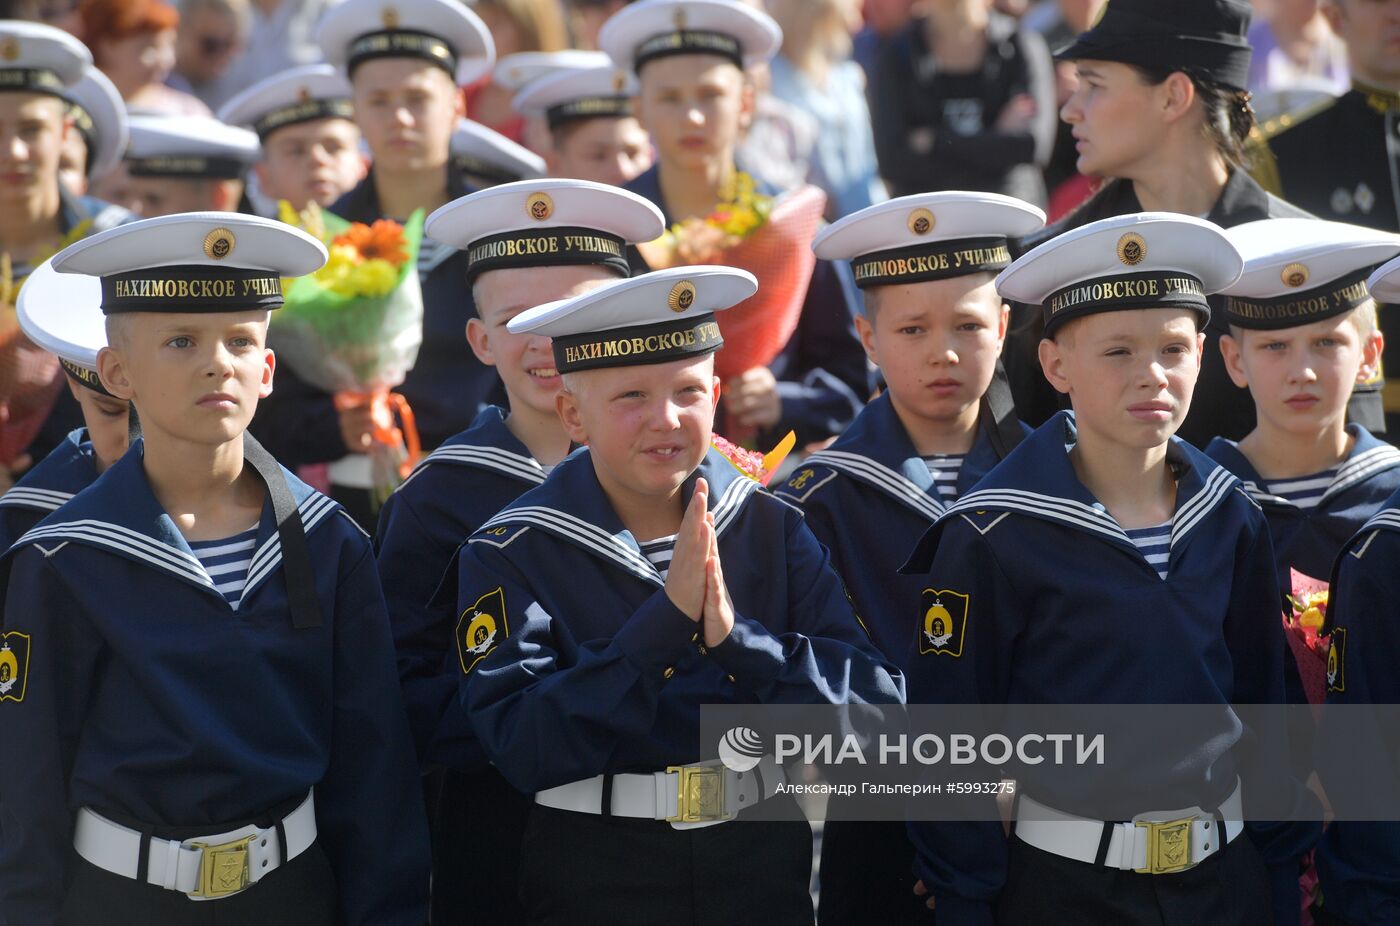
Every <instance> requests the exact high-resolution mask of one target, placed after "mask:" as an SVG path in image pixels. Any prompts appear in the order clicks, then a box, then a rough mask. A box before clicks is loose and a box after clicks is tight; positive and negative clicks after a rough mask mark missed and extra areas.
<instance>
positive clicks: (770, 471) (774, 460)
mask: <svg viewBox="0 0 1400 926" xmlns="http://www.w3.org/2000/svg"><path fill="white" fill-rule="evenodd" d="M710 443H711V444H712V445H713V446H714V448H715V449H716V450H718V451H719V452H720V453H722V454H723V455H724V456H725V458H726V459H728V460H729V462H730V463H733V464H734V468H735V469H737V470H738V471H739V472H741V473H743V474H744V475H745V476H748V477H749V478H750V479H752V480H753V481H754V482H757V483H758V484H759V485H762V486H767V485H768V483H769V482H770V481H771V480H772V479H773V476H774V475H775V474H776V473H777V472H778V467H780V466H782V465H783V460H785V459H787V455H788V454H789V453H791V452H792V448H793V447H794V446H796V445H797V435H796V434H794V433H793V432H792V431H789V432H787V436H786V437H784V438H783V439H782V440H780V441H778V446H776V447H774V448H773V449H772V450H770V451H768V452H767V453H759V452H757V451H756V450H745V449H744V448H743V447H740V446H739V445H738V444H736V443H734V442H733V441H728V440H725V439H724V438H723V437H720V436H719V435H718V434H712V435H711V436H710Z"/></svg>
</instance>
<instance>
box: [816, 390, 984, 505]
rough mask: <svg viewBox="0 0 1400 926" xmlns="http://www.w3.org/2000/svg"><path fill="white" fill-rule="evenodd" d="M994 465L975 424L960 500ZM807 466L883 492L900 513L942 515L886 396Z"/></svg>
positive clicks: (916, 454)
mask: <svg viewBox="0 0 1400 926" xmlns="http://www.w3.org/2000/svg"><path fill="white" fill-rule="evenodd" d="M999 462H1000V458H999V457H998V456H997V452H996V449H995V448H994V447H993V446H992V441H991V439H990V438H989V437H988V436H987V432H986V429H985V428H984V427H983V426H982V422H981V420H980V418H979V421H978V425H977V435H976V438H975V439H974V440H973V443H972V449H971V450H969V451H968V453H967V455H966V457H965V459H964V460H963V465H962V469H961V470H960V471H959V473H958V494H959V495H961V494H962V493H963V492H964V491H966V490H967V489H968V488H971V486H972V484H973V483H975V482H976V481H977V479H976V478H975V477H976V476H980V475H981V474H984V473H986V472H988V471H989V470H991V469H992V468H993V467H995V466H996V465H997V463H999ZM806 465H807V466H816V465H821V466H827V467H830V468H831V469H834V470H836V471H837V472H840V473H843V474H845V475H847V476H850V477H851V478H852V479H855V480H857V481H858V482H861V483H863V484H865V485H868V486H870V487H871V488H873V489H875V490H877V491H880V492H883V493H884V494H886V495H888V496H889V497H890V498H892V499H894V500H895V501H896V502H899V503H900V504H901V505H904V506H905V507H906V508H909V509H911V510H913V511H914V512H916V513H918V514H921V515H923V516H925V517H927V518H928V519H929V520H936V519H937V518H939V517H941V516H942V514H943V512H944V511H945V510H946V509H947V505H945V503H944V502H943V500H942V499H941V498H940V497H939V496H938V490H937V488H936V487H935V486H934V481H933V476H932V475H931V474H930V473H929V471H928V464H927V463H925V462H924V459H923V457H921V456H919V452H918V451H917V450H915V449H914V443H913V441H911V440H910V439H909V432H908V431H906V430H905V428H904V424H903V422H901V421H900V420H899V414H898V413H897V412H896V411H895V409H894V403H893V402H892V401H891V400H890V396H889V393H888V392H885V393H882V394H881V395H880V396H879V397H877V398H876V399H875V400H874V401H872V402H871V403H870V404H869V405H867V406H866V407H865V410H864V411H862V412H861V414H860V415H858V416H857V417H856V420H855V422H854V423H852V424H851V426H850V427H849V428H847V429H846V432H845V433H844V434H842V435H841V437H839V438H838V439H837V440H836V441H835V443H833V444H832V445H831V446H830V447H828V448H826V449H825V450H819V451H817V452H816V453H814V454H812V456H810V457H808V458H807V460H806Z"/></svg>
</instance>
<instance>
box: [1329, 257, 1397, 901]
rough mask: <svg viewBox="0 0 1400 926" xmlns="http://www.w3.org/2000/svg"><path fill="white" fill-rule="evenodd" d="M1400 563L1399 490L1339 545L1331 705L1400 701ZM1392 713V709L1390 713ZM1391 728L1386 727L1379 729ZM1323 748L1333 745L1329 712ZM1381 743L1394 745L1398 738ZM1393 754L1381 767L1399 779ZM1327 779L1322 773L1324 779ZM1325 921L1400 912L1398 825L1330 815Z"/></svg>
mask: <svg viewBox="0 0 1400 926" xmlns="http://www.w3.org/2000/svg"><path fill="white" fill-rule="evenodd" d="M1367 286H1368V288H1369V290H1370V293H1371V295H1372V296H1373V297H1374V298H1375V299H1376V300H1377V301H1380V302H1384V303H1395V302H1400V258H1396V259H1394V260H1391V261H1388V262H1387V263H1386V264H1385V265H1384V266H1382V267H1380V268H1379V269H1377V270H1376V271H1375V273H1373V274H1372V275H1371V277H1370V279H1369V280H1368V281H1367ZM1397 562H1400V492H1396V493H1395V494H1394V495H1392V496H1390V498H1388V499H1386V500H1385V502H1384V503H1383V504H1382V505H1381V508H1380V510H1379V511H1377V512H1376V513H1375V514H1374V515H1373V516H1372V517H1371V519H1370V520H1369V521H1367V522H1366V524H1364V525H1363V526H1362V527H1361V529H1360V530H1359V531H1357V532H1356V535H1355V536H1353V537H1351V538H1350V539H1349V540H1347V541H1346V543H1344V544H1343V545H1342V549H1341V553H1340V554H1339V555H1338V557H1337V564H1336V569H1335V571H1334V572H1333V573H1332V585H1331V590H1330V591H1331V594H1330V597H1329V602H1328V608H1327V619H1326V623H1325V625H1324V627H1323V632H1324V633H1327V634H1330V636H1331V642H1332V647H1331V652H1330V654H1329V656H1328V661H1327V703H1328V705H1332V704H1343V705H1361V704H1381V705H1394V704H1400V674H1397V673H1396V671H1395V666H1396V659H1397V654H1400V623H1398V622H1397V621H1396V619H1395V618H1396V615H1395V601H1396V596H1397V594H1400V588H1397V573H1396V569H1395V564H1396V563H1397ZM1392 716H1393V715H1392ZM1389 733H1393V731H1385V733H1383V734H1382V735H1383V736H1384V735H1386V734H1389ZM1319 740H1320V742H1319V747H1320V748H1329V743H1328V730H1327V726H1326V715H1324V719H1323V727H1322V731H1321V733H1320V735H1319ZM1382 742H1388V743H1389V744H1390V745H1392V747H1393V744H1394V740H1393V738H1390V739H1383V740H1382ZM1398 771H1400V768H1398V767H1397V766H1396V765H1395V764H1394V762H1393V760H1392V765H1391V767H1389V768H1387V769H1383V770H1381V772H1380V774H1381V775H1382V780H1387V779H1388V780H1389V781H1394V780H1395V776H1396V774H1397V772H1398ZM1327 784H1328V782H1327V780H1326V779H1325V778H1324V779H1323V785H1324V786H1326V785H1327ZM1317 872H1318V878H1319V887H1320V888H1321V892H1322V906H1321V908H1320V909H1319V910H1318V911H1316V912H1317V922H1318V923H1320V924H1326V926H1382V924H1386V923H1394V922H1396V921H1397V918H1400V823H1396V822H1394V821H1387V822H1363V821H1357V820H1352V819H1339V820H1335V821H1333V822H1332V823H1331V824H1330V825H1329V826H1328V827H1327V829H1326V830H1324V831H1323V834H1322V839H1321V841H1320V842H1319V843H1318V847H1317Z"/></svg>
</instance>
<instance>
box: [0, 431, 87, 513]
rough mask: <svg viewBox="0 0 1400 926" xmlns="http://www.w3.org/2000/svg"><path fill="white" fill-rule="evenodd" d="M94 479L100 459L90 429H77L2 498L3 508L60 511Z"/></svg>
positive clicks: (0, 501)
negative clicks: (95, 450)
mask: <svg viewBox="0 0 1400 926" xmlns="http://www.w3.org/2000/svg"><path fill="white" fill-rule="evenodd" d="M95 479H97V456H96V454H95V453H94V452H93V449H92V442H91V441H89V440H88V433H87V428H77V429H75V430H73V431H69V432H68V436H67V437H65V438H64V439H63V442H62V443H60V444H59V445H58V447H57V449H55V450H54V451H53V452H52V453H50V454H49V455H48V456H46V457H44V459H42V460H40V461H39V463H38V464H37V465H36V466H35V467H34V468H33V469H31V470H30V471H29V472H27V473H25V474H24V478H23V479H21V480H20V481H19V482H17V483H15V485H14V486H13V487H12V488H11V489H10V491H8V492H6V493H5V494H4V495H0V507H11V508H29V509H31V510H34V511H57V510H58V509H59V508H60V507H62V506H63V505H65V504H67V502H68V501H69V500H70V499H72V498H73V496H74V495H77V494H78V493H79V492H81V491H82V490H83V489H86V488H87V487H88V486H90V485H92V483H93V481H94V480H95Z"/></svg>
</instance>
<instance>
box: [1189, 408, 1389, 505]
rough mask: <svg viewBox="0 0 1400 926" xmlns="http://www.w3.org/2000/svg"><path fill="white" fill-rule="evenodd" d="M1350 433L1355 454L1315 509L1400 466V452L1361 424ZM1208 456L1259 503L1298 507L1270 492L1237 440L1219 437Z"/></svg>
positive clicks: (1341, 469)
mask: <svg viewBox="0 0 1400 926" xmlns="http://www.w3.org/2000/svg"><path fill="white" fill-rule="evenodd" d="M1347 430H1348V431H1349V432H1350V433H1351V434H1352V435H1353V436H1354V437H1355V438H1356V440H1355V441H1353V442H1352V446H1351V452H1350V453H1348V454H1347V458H1346V459H1345V460H1343V461H1342V465H1341V466H1339V467H1337V473H1336V475H1334V476H1333V477H1332V482H1331V484H1330V485H1328V486H1327V490H1326V491H1325V492H1323V493H1322V498H1321V499H1320V500H1319V501H1318V503H1317V509H1315V510H1321V509H1322V508H1324V507H1325V506H1326V505H1327V503H1328V502H1329V501H1331V500H1332V499H1334V498H1336V497H1337V496H1338V495H1340V494H1342V493H1343V492H1345V491H1346V490H1347V489H1350V488H1352V487H1353V486H1355V485H1357V484H1358V483H1362V482H1365V481H1366V480H1367V479H1370V478H1371V477H1373V476H1375V475H1376V474H1378V473H1383V472H1385V471H1386V470H1389V469H1394V468H1395V467H1397V466H1400V450H1397V449H1396V448H1395V447H1392V446H1391V445H1390V444H1388V443H1386V442H1385V441H1383V440H1381V439H1380V438H1378V437H1376V436H1375V435H1374V434H1372V433H1371V432H1370V431H1368V430H1366V428H1364V427H1362V426H1361V425H1359V424H1355V423H1352V424H1349V425H1347ZM1206 455H1207V456H1210V457H1212V458H1213V459H1216V460H1219V461H1220V462H1221V464H1223V465H1224V466H1226V467H1228V468H1229V470H1230V471H1231V472H1233V473H1234V474H1235V475H1236V476H1238V477H1239V479H1240V481H1241V482H1242V483H1244V489H1245V491H1246V492H1248V493H1249V494H1250V497H1251V498H1253V499H1254V500H1255V501H1257V502H1259V504H1261V505H1274V506H1279V507H1288V508H1296V507H1297V506H1296V505H1294V504H1293V503H1292V502H1290V501H1289V500H1288V499H1286V498H1282V497H1281V496H1278V495H1274V494H1273V493H1272V492H1270V491H1269V489H1268V482H1267V481H1266V480H1265V479H1264V477H1263V476H1261V475H1259V471H1258V470H1256V469H1255V468H1254V464H1252V463H1250V462H1249V458H1248V457H1246V456H1245V455H1244V454H1243V453H1241V452H1240V447H1239V444H1237V443H1236V442H1235V441H1232V440H1226V439H1225V438H1223V437H1217V438H1215V439H1214V440H1212V441H1211V442H1210V445H1209V446H1208V447H1207V448H1206ZM1275 481H1278V480H1275Z"/></svg>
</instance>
